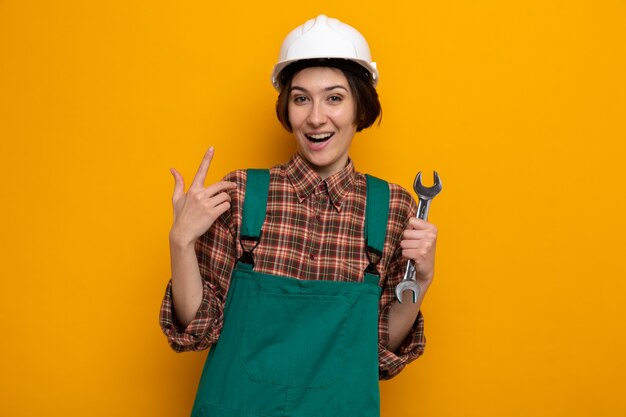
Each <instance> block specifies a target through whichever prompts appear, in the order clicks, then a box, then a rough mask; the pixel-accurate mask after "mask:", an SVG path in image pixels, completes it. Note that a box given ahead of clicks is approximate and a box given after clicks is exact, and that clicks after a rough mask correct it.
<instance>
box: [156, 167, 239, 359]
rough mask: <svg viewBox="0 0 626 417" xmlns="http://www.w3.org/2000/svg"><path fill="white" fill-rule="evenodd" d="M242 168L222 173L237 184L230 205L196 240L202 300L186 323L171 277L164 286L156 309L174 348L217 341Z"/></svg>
mask: <svg viewBox="0 0 626 417" xmlns="http://www.w3.org/2000/svg"><path fill="white" fill-rule="evenodd" d="M245 178H246V175H245V171H235V172H232V173H230V174H228V175H227V176H226V177H224V180H226V181H232V182H235V183H236V184H237V188H236V189H234V190H231V191H230V192H229V194H230V197H231V209H230V210H229V211H227V212H225V213H223V214H222V215H221V216H220V217H219V218H218V219H217V220H216V222H215V223H214V224H213V225H212V226H211V227H210V228H209V230H207V232H206V233H205V234H204V235H202V236H201V237H200V238H199V239H198V240H197V241H196V244H195V251H196V256H197V259H198V268H199V270H200V275H201V276H202V301H201V302H200V307H199V308H198V310H197V311H196V315H195V316H194V318H193V319H192V320H191V322H190V323H189V324H188V325H187V326H186V327H184V326H182V325H181V324H180V323H178V322H177V319H176V314H175V312H174V303H173V298H172V281H171V280H170V281H169V282H168V284H167V287H166V289H165V295H164V296H163V301H162V302H161V309H160V312H159V325H160V326H161V329H162V330H163V333H164V334H165V336H167V341H168V343H169V344H170V346H171V347H172V349H174V350H175V351H176V352H185V351H189V350H196V351H197V350H204V349H208V348H209V347H210V346H211V345H212V344H213V343H215V342H217V340H218V339H219V336H220V333H221V331H222V326H223V323H224V302H225V299H226V294H228V288H229V286H230V276H231V274H232V270H233V266H234V263H235V259H237V257H238V256H239V255H238V248H237V245H236V243H235V242H237V238H236V236H237V233H238V231H237V226H236V224H240V223H241V210H242V203H243V189H244V184H245Z"/></svg>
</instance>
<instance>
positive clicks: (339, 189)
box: [286, 152, 356, 211]
mask: <svg viewBox="0 0 626 417" xmlns="http://www.w3.org/2000/svg"><path fill="white" fill-rule="evenodd" d="M286 171H287V177H288V178H289V181H290V182H291V185H292V186H293V188H294V190H295V191H296V194H297V195H298V201H299V202H300V203H301V202H303V201H304V200H306V199H307V198H308V197H309V195H311V194H312V193H313V192H314V191H315V189H316V188H317V187H319V186H322V187H326V190H327V191H328V196H329V197H330V201H331V202H332V203H333V206H335V209H337V211H341V204H342V203H343V200H344V199H345V197H346V194H347V193H348V191H349V190H350V188H351V186H352V183H353V182H354V177H355V174H356V172H355V169H354V164H353V163H352V159H348V164H347V165H346V166H345V167H344V168H343V169H342V170H341V171H339V172H336V173H334V174H333V175H331V176H330V177H328V178H326V179H325V180H323V179H322V178H321V177H320V176H319V175H318V174H317V173H316V172H315V171H314V170H313V169H312V168H311V167H310V166H309V164H308V163H307V162H306V161H305V160H304V158H302V156H301V155H300V154H299V153H298V152H296V153H295V154H294V155H293V156H292V157H291V160H290V161H289V163H288V164H287V168H286ZM322 183H323V184H322Z"/></svg>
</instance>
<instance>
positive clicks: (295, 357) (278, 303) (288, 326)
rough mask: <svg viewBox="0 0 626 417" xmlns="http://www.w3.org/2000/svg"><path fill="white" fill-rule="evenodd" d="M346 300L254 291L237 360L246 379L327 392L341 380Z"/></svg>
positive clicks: (346, 319) (330, 296) (347, 305)
mask: <svg viewBox="0 0 626 417" xmlns="http://www.w3.org/2000/svg"><path fill="white" fill-rule="evenodd" d="M350 304H351V303H350V302H349V299H348V298H346V297H345V296H342V295H330V294H315V293H295V294H294V293H290V294H285V293H273V292H265V291H261V290H252V291H251V293H250V299H249V306H248V316H247V320H246V324H245V326H246V327H245V330H244V336H243V342H242V347H241V354H240V359H241V362H242V364H243V367H244V368H245V370H246V372H247V373H248V376H249V377H250V379H252V380H254V381H258V382H266V383H272V384H281V385H286V386H292V387H300V388H326V387H328V386H329V385H331V384H333V383H334V382H336V381H337V380H338V379H339V378H340V377H341V375H342V372H343V364H344V361H345V359H346V351H347V341H346V340H345V333H346V331H345V330H346V329H345V327H346V325H347V324H348V320H349V318H350V314H349V313H350Z"/></svg>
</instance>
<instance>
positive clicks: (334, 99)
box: [328, 96, 341, 103]
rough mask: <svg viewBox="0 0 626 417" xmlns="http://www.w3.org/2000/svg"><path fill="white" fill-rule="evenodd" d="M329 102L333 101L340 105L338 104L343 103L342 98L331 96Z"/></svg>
mask: <svg viewBox="0 0 626 417" xmlns="http://www.w3.org/2000/svg"><path fill="white" fill-rule="evenodd" d="M328 100H329V101H332V102H334V103H338V102H340V101H341V97H340V96H330V97H328Z"/></svg>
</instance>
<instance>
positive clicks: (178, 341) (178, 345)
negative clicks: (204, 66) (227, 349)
mask: <svg viewBox="0 0 626 417" xmlns="http://www.w3.org/2000/svg"><path fill="white" fill-rule="evenodd" d="M211 287H212V286H211V285H210V284H209V283H208V282H207V281H203V282H202V302H201V303H200V307H199V308H198V311H196V315H195V316H194V318H193V320H191V322H190V323H189V324H188V325H187V327H182V326H181V325H180V324H179V323H178V322H177V320H176V315H175V314H174V311H173V304H172V281H171V280H170V281H169V282H168V284H167V287H166V289H165V296H164V297H163V301H162V302H161V311H160V314H159V323H160V325H161V330H163V333H164V334H165V336H167V341H168V343H169V344H170V346H171V347H172V349H174V350H175V351H176V352H185V351H188V350H203V349H208V348H209V346H211V344H213V343H215V342H216V341H217V339H218V338H219V335H220V332H221V330H222V323H223V319H224V311H223V308H222V302H221V301H220V300H219V298H218V297H217V296H216V295H215V289H214V288H211Z"/></svg>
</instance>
